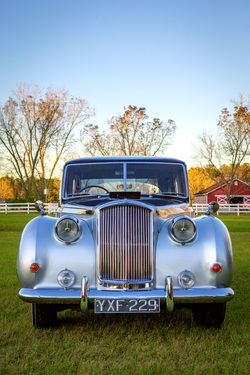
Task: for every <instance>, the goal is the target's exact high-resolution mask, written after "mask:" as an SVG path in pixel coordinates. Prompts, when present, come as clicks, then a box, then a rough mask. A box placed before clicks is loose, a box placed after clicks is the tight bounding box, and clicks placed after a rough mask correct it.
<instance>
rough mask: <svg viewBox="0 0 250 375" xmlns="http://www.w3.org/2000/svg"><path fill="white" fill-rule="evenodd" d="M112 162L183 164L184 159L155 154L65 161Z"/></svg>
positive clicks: (77, 162) (79, 162) (76, 162)
mask: <svg viewBox="0 0 250 375" xmlns="http://www.w3.org/2000/svg"><path fill="white" fill-rule="evenodd" d="M97 162H98V163H107V162H109V163H112V162H114V163H115V162H144V163H146V162H151V163H152V162H156V163H181V164H185V163H184V161H182V160H178V159H173V158H164V157H155V156H98V157H86V158H80V159H73V160H69V161H67V162H66V163H65V166H66V165H69V164H82V163H97Z"/></svg>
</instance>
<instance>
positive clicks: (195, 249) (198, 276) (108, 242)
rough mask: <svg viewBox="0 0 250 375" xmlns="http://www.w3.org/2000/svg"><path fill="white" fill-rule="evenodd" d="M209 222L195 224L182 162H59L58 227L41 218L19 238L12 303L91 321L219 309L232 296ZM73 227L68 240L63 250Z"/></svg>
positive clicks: (222, 231)
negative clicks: (82, 314)
mask: <svg viewBox="0 0 250 375" xmlns="http://www.w3.org/2000/svg"><path fill="white" fill-rule="evenodd" d="M106 170H107V171H106ZM82 171H84V172H82ZM147 174H148V175H147ZM76 175H77V176H76ZM83 175H84V177H83ZM146 175H147V176H146ZM180 175H181V176H180ZM86 176H87V177H86ZM155 176H157V177H155ZM84 179H85V180H84ZM83 180H84V182H83ZM83 184H84V185H83ZM166 184H169V185H168V187H166ZM170 185H171V186H172V190H171V191H170V190H169V189H170ZM98 186H101V187H100V188H98ZM160 187H161V188H160ZM77 189H78V190H77ZM162 189H164V191H162ZM165 189H167V191H166V190H165ZM173 190H174V191H173ZM210 213H211V211H208V213H207V215H204V216H201V217H197V218H196V217H194V213H193V211H192V209H191V207H190V204H189V195H188V181H187V172H186V166H185V163H183V162H182V161H180V160H175V159H167V158H151V157H104V158H85V159H77V160H73V161H70V162H67V163H66V164H65V167H64V172H63V179H62V187H61V205H60V209H59V210H58V214H57V217H49V216H46V215H41V216H39V217H37V218H35V219H33V220H32V221H30V222H29V223H28V225H27V226H26V228H25V229H24V231H23V234H22V237H21V241H20V247H19V253H18V258H17V272H18V278H19V281H20V284H21V286H22V289H21V290H20V292H19V296H20V298H21V299H22V300H24V301H26V302H30V303H32V304H33V305H36V306H37V305H39V306H42V305H47V304H48V305H51V306H52V305H53V306H58V307H60V305H61V307H62V308H63V307H65V308H68V307H70V306H73V305H74V306H76V305H77V306H79V308H80V309H81V310H82V311H87V310H89V309H92V308H93V309H95V312H97V313H102V312H106V313H112V312H115V313H119V312H121V313H130V312H134V313H140V312H145V313H150V312H159V311H160V309H161V310H162V309H163V310H166V311H168V312H171V311H173V310H174V308H176V307H189V306H190V308H193V306H204V305H205V306H208V304H216V306H222V305H223V306H225V303H226V302H228V301H229V300H230V299H232V297H233V295H234V293H233V290H232V289H231V288H230V282H231V279H232V275H233V258H232V247H231V241H230V237H229V233H228V231H227V229H226V227H225V225H224V224H223V223H222V222H221V221H220V220H219V219H217V218H216V217H215V216H213V215H211V214H210ZM62 219H65V221H64V222H63V223H64V224H62V223H61V224H58V223H60V221H61V220H62ZM71 220H73V221H71ZM176 223H177V225H176ZM71 224H72V225H73V227H72V228H73V230H75V231H76V232H75V235H76V237H75V239H74V240H73V241H68V242H67V240H65V238H67V236H68V232H70V228H69V226H70V225H71ZM60 225H61V226H62V225H64V226H63V227H62V228H64V229H63V231H62V229H61V227H60ZM65 225H66V226H65ZM58 228H59V229H58ZM75 228H78V229H75ZM60 231H61V232H60ZM175 231H176V232H175ZM189 231H190V234H189ZM192 231H193V232H192ZM191 232H192V233H193V235H192V233H191ZM176 234H177V238H176V237H175V235H176ZM60 236H62V237H63V239H62V238H60ZM72 236H73V234H72ZM182 236H184V237H183V238H184V239H185V240H184V241H182V240H181V238H182ZM188 236H189V237H188ZM179 237H180V238H179ZM33 264H35V265H37V269H32V267H31V265H33ZM139 301H142V302H139ZM158 305H159V306H158ZM39 306H38V307H39ZM223 319H224V318H223ZM223 319H222V321H223ZM38 326H39V325H38Z"/></svg>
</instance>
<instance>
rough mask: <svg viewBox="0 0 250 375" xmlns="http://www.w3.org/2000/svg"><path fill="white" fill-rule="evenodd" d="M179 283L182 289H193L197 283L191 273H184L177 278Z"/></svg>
mask: <svg viewBox="0 0 250 375" xmlns="http://www.w3.org/2000/svg"><path fill="white" fill-rule="evenodd" d="M177 280H178V283H179V284H180V286H181V287H182V288H185V289H187V288H191V287H192V286H193V285H194V283H195V277H194V274H193V273H192V272H190V271H187V270H185V271H182V272H181V273H180V274H179V275H178V277H177Z"/></svg>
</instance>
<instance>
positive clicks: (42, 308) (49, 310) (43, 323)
mask: <svg viewBox="0 0 250 375" xmlns="http://www.w3.org/2000/svg"><path fill="white" fill-rule="evenodd" d="M32 324H33V326H34V327H35V328H53V327H55V326H56V325H57V309H56V305H49V304H48V305H47V304H44V305H43V304H38V303H32Z"/></svg>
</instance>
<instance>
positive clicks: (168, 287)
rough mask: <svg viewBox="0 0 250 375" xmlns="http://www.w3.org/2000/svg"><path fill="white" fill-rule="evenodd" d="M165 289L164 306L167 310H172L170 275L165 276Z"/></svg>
mask: <svg viewBox="0 0 250 375" xmlns="http://www.w3.org/2000/svg"><path fill="white" fill-rule="evenodd" d="M165 290H166V308H167V311H168V312H172V311H173V310H174V299H173V281H172V277H171V276H167V277H166V280H165Z"/></svg>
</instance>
